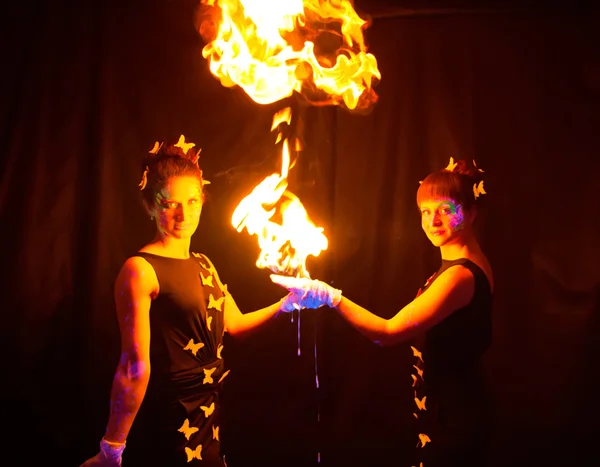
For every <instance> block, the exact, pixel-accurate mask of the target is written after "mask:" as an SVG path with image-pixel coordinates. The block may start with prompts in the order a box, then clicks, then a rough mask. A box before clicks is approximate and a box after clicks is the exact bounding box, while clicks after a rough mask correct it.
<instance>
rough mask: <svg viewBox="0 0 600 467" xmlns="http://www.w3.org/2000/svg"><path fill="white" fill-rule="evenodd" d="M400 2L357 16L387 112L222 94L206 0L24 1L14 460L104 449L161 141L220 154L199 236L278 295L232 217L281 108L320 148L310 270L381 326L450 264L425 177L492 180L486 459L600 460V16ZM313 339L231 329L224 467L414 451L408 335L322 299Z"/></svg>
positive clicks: (311, 169)
mask: <svg viewBox="0 0 600 467" xmlns="http://www.w3.org/2000/svg"><path fill="white" fill-rule="evenodd" d="M398 3H399V2H393V1H381V2H374V1H369V2H362V3H358V5H357V8H358V9H359V11H366V12H368V13H370V14H371V15H372V16H373V24H372V26H371V27H370V28H369V29H368V31H367V41H368V43H369V46H370V51H371V52H373V53H374V54H375V56H376V57H377V59H378V62H379V67H380V70H381V72H382V75H383V79H382V81H381V83H380V84H379V85H378V86H377V88H376V90H377V92H378V94H379V97H380V99H379V102H378V103H377V104H376V106H375V108H374V109H373V111H372V112H371V113H369V114H368V115H357V114H353V113H350V112H348V111H345V110H343V109H339V108H332V107H325V108H314V107H312V108H311V107H305V106H299V105H298V101H297V100H295V99H289V101H288V102H280V103H277V104H274V105H270V106H260V105H258V104H255V103H254V102H252V101H251V100H250V99H249V98H248V97H247V96H245V95H244V94H243V93H242V92H241V91H240V90H239V89H226V88H224V87H222V86H221V85H220V83H219V82H218V81H217V80H216V79H215V78H214V77H212V75H210V72H209V71H208V69H207V63H206V62H205V61H204V59H203V58H202V56H201V48H202V46H203V43H202V41H201V39H200V38H199V37H198V35H197V34H196V32H195V30H194V27H193V22H194V6H195V5H194V2H191V1H187V0H179V1H162V2H158V1H145V2H138V1H131V2H109V1H104V2H68V1H66V0H63V1H55V2H46V4H44V5H42V6H37V5H32V4H26V5H20V6H19V5H12V7H11V8H10V10H7V12H8V14H5V15H4V19H5V22H6V24H5V26H4V27H3V29H2V30H3V32H4V36H5V37H4V39H3V40H2V41H1V46H0V47H1V49H0V50H1V51H2V72H1V73H0V75H1V80H2V81H1V85H2V87H1V89H2V99H1V100H0V122H1V125H0V154H1V158H0V167H1V173H0V221H1V223H2V241H3V248H2V265H3V268H2V276H3V277H2V281H1V284H2V285H1V287H2V290H1V292H2V293H1V295H0V309H1V310H2V344H3V346H4V351H3V357H4V358H3V364H4V366H5V370H4V372H3V374H4V375H6V376H5V377H4V378H3V381H2V391H3V393H4V396H3V414H4V416H3V419H4V422H5V424H6V428H7V429H8V431H9V439H10V440H11V443H12V444H9V446H12V447H13V448H14V449H15V450H16V452H17V455H18V456H19V457H20V461H18V462H17V464H15V465H39V464H40V463H45V462H46V461H47V460H48V461H52V462H51V463H53V464H54V461H55V460H56V461H57V462H58V464H60V465H65V466H67V465H78V463H79V462H81V461H82V460H84V459H85V458H86V457H87V456H89V455H92V454H94V453H95V451H96V448H97V442H98V440H99V439H100V437H101V435H102V433H103V430H104V426H105V422H106V417H107V408H108V392H109V388H110V382H111V378H112V372H113V371H114V367H115V364H116V361H117V358H118V351H119V344H118V329H117V326H116V319H115V313H114V307H113V304H112V295H111V287H112V281H113V280H114V277H115V275H116V273H117V271H118V269H119V267H120V265H121V264H122V262H123V260H124V259H125V257H126V256H127V255H128V254H130V253H131V252H133V251H135V249H136V248H138V247H139V246H141V245H142V244H143V242H145V241H147V240H148V239H149V238H150V236H151V235H152V223H151V222H150V221H149V220H148V219H147V217H146V216H145V214H144V212H143V210H142V209H141V207H140V203H139V191H138V188H137V183H138V182H139V179H140V167H139V161H140V157H141V156H142V154H143V152H144V151H146V150H147V149H148V147H149V145H151V144H152V143H153V142H154V141H156V140H165V139H168V140H171V139H176V138H177V137H178V136H179V135H180V134H182V133H183V134H185V135H186V137H187V139H188V140H191V141H194V142H196V143H197V145H198V146H199V147H202V148H203V151H202V156H201V164H202V166H203V169H204V172H205V175H206V177H207V178H208V179H209V180H211V182H212V184H211V185H210V186H209V194H210V198H209V201H208V203H207V204H206V206H205V208H204V212H203V218H202V221H201V226H200V228H199V231H198V233H197V234H196V235H195V237H194V238H193V240H192V248H193V250H194V251H203V252H205V253H207V254H208V255H209V256H210V257H211V258H212V259H213V261H214V262H215V264H216V266H217V268H218V270H219V272H220V275H221V277H222V278H223V279H224V280H225V281H226V282H227V283H228V284H229V288H230V290H231V291H232V293H233V294H234V297H235V298H236V300H237V302H238V304H239V305H240V307H241V308H242V309H243V310H246V311H250V310H253V309H256V308H259V307H262V306H265V305H267V304H269V303H271V302H272V301H274V300H277V299H278V298H279V297H280V296H281V295H282V291H281V290H280V289H279V288H277V287H276V286H274V285H273V284H271V283H270V281H269V279H268V272H267V271H264V270H260V269H258V268H256V267H255V265H254V262H255V260H256V257H257V246H256V242H255V239H254V238H252V237H249V236H248V235H247V234H246V233H237V232H236V231H235V230H234V229H233V228H232V227H231V225H230V217H231V213H232V212H233V209H234V207H235V206H236V204H237V202H239V200H240V199H241V197H242V196H243V195H244V194H245V193H246V192H247V191H248V190H249V189H250V188H251V187H253V186H254V185H256V184H257V183H258V182H259V181H260V180H262V179H263V178H264V177H265V176H266V175H268V174H270V173H272V172H273V171H275V170H277V169H278V167H279V165H278V164H279V154H278V153H277V151H276V150H275V146H274V144H273V143H274V141H273V135H272V134H271V133H270V132H269V128H270V124H271V117H272V115H273V112H274V111H275V110H277V109H279V108H281V107H283V106H284V105H287V104H292V105H294V106H295V108H296V111H297V113H298V114H299V115H302V118H303V122H304V135H303V136H304V139H305V142H306V149H305V151H304V152H303V153H302V155H301V157H300V159H299V161H298V164H297V166H296V167H295V168H294V169H293V170H292V173H291V176H290V189H291V190H292V191H294V192H295V193H296V194H298V195H299V196H300V198H301V200H302V201H303V203H304V205H305V206H306V207H307V209H308V211H309V213H310V214H311V216H312V218H313V219H314V220H315V222H316V223H317V224H319V225H322V226H324V228H325V233H326V234H327V236H328V238H329V241H330V246H329V249H328V250H327V251H325V252H323V253H322V254H321V256H320V257H319V258H318V259H317V260H313V261H310V262H309V270H310V271H311V273H312V275H313V277H318V278H321V279H324V280H327V281H332V282H333V283H334V285H336V286H338V287H340V288H342V289H343V290H344V292H345V293H346V294H347V295H348V296H349V297H350V298H352V299H353V300H355V301H357V302H358V303H360V304H363V305H365V306H367V307H368V308H369V309H371V310H373V311H374V312H376V313H378V314H380V315H381V316H385V317H390V316H392V315H393V314H394V313H395V312H396V311H397V310H398V309H400V307H402V306H403V305H404V304H405V303H407V302H408V301H409V300H410V299H411V298H412V297H413V296H414V294H415V292H416V290H417V289H418V287H419V286H420V285H421V284H422V283H423V281H424V280H425V279H426V278H427V277H429V275H430V274H431V273H432V272H433V271H434V270H435V269H436V268H437V263H438V261H439V258H438V257H437V253H436V251H435V250H434V249H433V248H432V247H431V246H430V245H429V244H428V243H427V240H426V239H425V237H424V235H423V234H422V232H421V231H420V228H419V220H418V215H417V212H416V208H415V203H414V194H415V191H416V188H417V186H418V181H419V180H421V179H422V178H423V177H424V176H425V175H426V174H427V173H428V172H429V171H431V170H435V169H438V168H440V167H443V166H445V164H446V163H447V161H448V159H449V157H450V156H454V157H455V158H457V157H460V158H474V159H476V160H477V162H478V165H480V166H481V167H482V168H484V170H485V171H486V174H487V179H486V188H487V191H488V195H487V210H486V214H485V223H483V224H482V226H481V231H480V234H481V241H482V244H483V246H484V248H485V250H486V252H487V253H488V255H489V258H490V261H491V262H492V265H493V267H494V269H495V275H496V283H497V284H496V306H495V340H494V345H493V347H492V349H491V351H490V352H489V355H488V358H487V360H486V370H487V372H488V375H489V378H490V381H491V382H492V385H493V388H494V396H495V400H496V411H497V414H498V422H499V426H498V430H497V436H496V442H495V446H494V452H493V453H492V455H491V456H490V457H491V458H490V466H492V465H493V466H507V465H511V466H521V465H522V466H525V465H527V466H571V465H576V464H577V463H578V461H580V460H581V458H582V457H583V456H595V460H598V455H597V454H596V452H595V449H594V447H593V445H592V443H593V432H594V430H595V421H596V420H597V419H598V416H599V415H600V413H599V407H598V402H597V400H595V396H596V394H597V392H598V389H600V388H599V386H598V384H597V383H595V381H594V380H595V379H596V374H595V370H596V365H595V363H596V362H597V360H598V357H599V356H600V349H599V344H598V343H597V336H598V333H599V331H600V323H598V316H599V312H600V310H599V308H600V287H599V283H600V272H599V268H598V264H599V263H600V249H599V248H598V238H599V235H598V232H599V231H600V215H599V213H598V204H597V203H598V192H597V189H598V188H597V187H598V181H597V180H598V169H599V168H600V163H599V162H598V150H599V149H600V144H599V143H598V137H597V135H596V131H597V130H598V128H600V117H599V114H598V105H599V103H600V60H599V56H598V47H597V44H598V43H600V41H599V37H598V36H599V34H598V32H597V31H598V30H599V29H600V28H599V26H600V22H599V21H598V16H597V14H595V12H594V11H592V10H587V9H584V8H573V7H571V8H569V9H565V8H564V7H562V6H561V5H559V4H558V3H557V4H556V5H554V7H553V8H544V9H541V8H534V6H535V5H534V3H535V2H529V3H528V2H515V3H516V4H517V3H518V5H519V6H518V8H506V2H504V3H502V2H496V3H497V4H494V2H491V1H490V2H471V3H472V4H471V5H470V4H469V2H454V3H453V2H450V1H448V2H441V1H440V2H425V1H422V2H416V1H415V2H412V3H411V2H402V4H401V6H402V8H400V7H399V6H398V5H397V4H398ZM475 3H477V6H478V9H473V8H472V6H473V4H475ZM565 3H566V2H565ZM484 5H485V8H483V6H484ZM498 5H502V6H503V7H504V8H503V9H498V8H496V7H497V6H498ZM525 6H531V7H530V8H525ZM297 342H298V338H297V327H296V323H292V322H290V319H289V317H281V318H278V319H276V320H274V321H272V322H271V323H269V324H268V325H267V326H266V327H265V328H263V329H262V330H261V331H259V332H258V333H257V334H256V335H254V336H251V337H248V338H246V339H245V340H243V341H229V340H228V341H227V347H226V350H225V352H224V355H225V358H226V359H227V361H228V364H229V366H230V367H231V368H232V373H231V376H230V378H229V379H228V383H227V385H226V389H225V395H224V399H225V410H226V412H225V415H226V423H225V425H224V426H223V429H222V430H223V431H222V433H223V441H224V449H225V451H226V453H227V458H228V464H229V465H230V467H236V466H254V465H261V466H270V465H277V466H283V465H285V466H295V465H297V466H312V465H316V461H317V452H320V453H321V464H322V465H323V466H348V467H351V466H365V465H368V466H379V465H382V466H383V465H386V466H387V465H399V466H402V465H404V466H408V465H411V462H410V461H411V457H410V455H409V452H410V451H411V449H412V448H414V446H415V444H416V433H415V431H414V427H413V426H412V425H411V423H412V422H411V420H412V415H411V413H412V400H411V390H410V384H411V379H410V376H409V375H410V368H411V365H412V363H413V361H412V355H411V352H410V349H409V347H408V344H404V345H398V346H396V347H393V348H385V349H382V348H378V347H376V346H374V345H372V344H371V343H369V342H367V341H366V339H364V338H363V337H362V336H361V335H359V334H358V333H357V332H355V331H353V330H352V329H350V328H349V326H347V325H346V324H345V323H344V322H343V321H341V319H340V318H339V317H338V316H337V315H335V314H334V313H333V312H331V311H329V310H326V311H323V310H320V311H317V312H314V311H309V312H303V314H302V318H301V329H300V343H301V347H302V352H301V355H300V356H298V355H297ZM315 345H316V349H317V363H318V369H317V372H318V375H319V379H320V389H319V390H316V389H315V358H314V348H315ZM317 412H318V413H320V417H321V422H320V423H318V424H317V422H316V420H317ZM58 464H57V465H58ZM588 465H590V464H588Z"/></svg>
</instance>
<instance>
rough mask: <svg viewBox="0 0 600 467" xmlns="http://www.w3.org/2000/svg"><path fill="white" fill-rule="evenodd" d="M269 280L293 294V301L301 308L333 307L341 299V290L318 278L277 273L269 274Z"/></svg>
mask: <svg viewBox="0 0 600 467" xmlns="http://www.w3.org/2000/svg"><path fill="white" fill-rule="evenodd" d="M271 280H272V281H273V282H274V283H275V284H277V285H280V286H282V287H284V288H286V289H287V290H289V291H290V293H292V294H294V295H295V297H294V300H296V302H295V303H296V305H298V306H300V307H301V308H319V307H320V306H323V305H327V306H329V307H335V306H337V305H338V304H339V303H340V300H341V299H342V291H341V290H339V289H335V288H333V287H331V286H330V285H328V284H326V283H325V282H322V281H320V280H316V279H307V278H305V277H301V278H296V277H288V276H281V275H278V274H271ZM296 309H298V308H296Z"/></svg>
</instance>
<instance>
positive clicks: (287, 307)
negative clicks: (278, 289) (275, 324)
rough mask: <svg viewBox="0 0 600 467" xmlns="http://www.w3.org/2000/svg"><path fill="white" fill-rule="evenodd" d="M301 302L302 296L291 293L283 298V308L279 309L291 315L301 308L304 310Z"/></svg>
mask: <svg viewBox="0 0 600 467" xmlns="http://www.w3.org/2000/svg"><path fill="white" fill-rule="evenodd" d="M301 300H302V296H301V295H299V294H297V293H295V292H290V293H288V294H287V295H286V296H285V297H284V298H283V300H281V306H280V307H279V309H280V310H281V311H284V312H286V313H291V312H292V311H294V310H299V309H300V308H304V307H303V306H302V305H301V303H300V302H301Z"/></svg>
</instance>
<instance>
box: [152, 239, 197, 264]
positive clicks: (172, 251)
mask: <svg viewBox="0 0 600 467" xmlns="http://www.w3.org/2000/svg"><path fill="white" fill-rule="evenodd" d="M148 247H149V249H150V250H153V251H156V252H159V253H160V254H161V255H162V256H168V257H169V258H180V259H187V258H189V257H190V239H189V238H173V237H165V236H162V235H160V233H157V234H156V236H155V237H154V240H152V242H151V243H150V244H149V245H148Z"/></svg>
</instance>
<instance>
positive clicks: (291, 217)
mask: <svg viewBox="0 0 600 467" xmlns="http://www.w3.org/2000/svg"><path fill="white" fill-rule="evenodd" d="M290 117H291V113H290V112H289V109H285V111H283V112H279V113H278V114H276V115H275V117H274V118H273V126H272V129H275V128H278V127H279V124H280V123H281V122H288V123H289V120H290ZM280 136H281V134H280ZM289 169H290V151H289V144H288V140H287V138H286V139H284V141H283V149H282V152H281V173H274V174H271V175H269V176H268V177H266V178H265V179H264V180H263V181H262V182H261V183H259V184H258V185H257V186H256V187H255V188H254V189H253V190H252V192H251V193H250V194H249V195H247V196H246V197H245V198H243V199H242V200H241V201H240V203H239V204H238V206H237V207H236V209H235V210H234V212H233V215H232V217H231V223H232V224H233V226H234V227H235V228H236V229H237V231H238V232H241V231H242V230H244V228H245V229H246V230H247V231H248V233H249V234H250V235H256V236H257V239H258V246H259V248H260V255H259V258H258V260H257V262H256V265H257V266H258V267H259V268H269V269H270V270H271V271H273V272H274V273H276V274H285V275H289V276H296V277H307V278H310V275H309V273H308V270H307V269H306V259H307V257H308V255H313V256H319V254H320V253H321V251H322V250H326V249H327V246H328V241H327V237H326V236H325V235H324V234H323V228H322V227H316V226H315V225H314V224H313V222H312V221H311V220H310V218H309V217H308V213H307V212H306V209H305V208H304V206H303V205H302V203H301V202H300V199H299V198H298V197H297V196H296V195H294V194H293V193H292V192H290V191H289V190H288V189H287V188H288V181H287V176H288V173H289ZM277 219H280V223H278V222H275V220H277Z"/></svg>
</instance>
